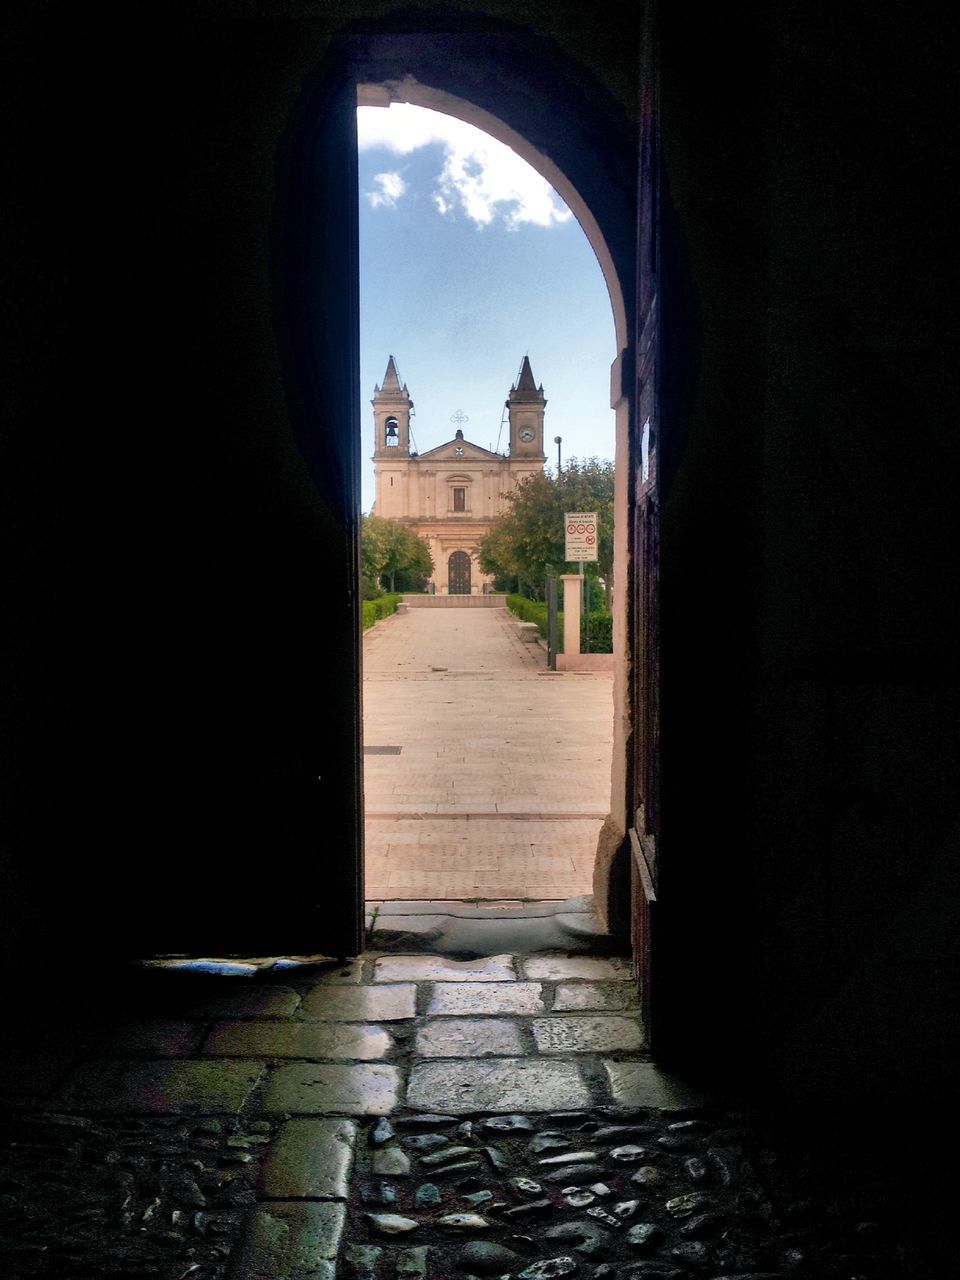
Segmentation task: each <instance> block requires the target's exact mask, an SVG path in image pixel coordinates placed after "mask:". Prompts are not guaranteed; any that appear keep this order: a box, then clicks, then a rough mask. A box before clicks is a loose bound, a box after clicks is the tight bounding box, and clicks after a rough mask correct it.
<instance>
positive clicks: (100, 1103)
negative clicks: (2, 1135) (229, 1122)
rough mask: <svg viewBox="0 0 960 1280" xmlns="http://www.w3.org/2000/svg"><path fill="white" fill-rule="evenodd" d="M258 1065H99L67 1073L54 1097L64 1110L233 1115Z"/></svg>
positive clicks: (88, 1064)
mask: <svg viewBox="0 0 960 1280" xmlns="http://www.w3.org/2000/svg"><path fill="white" fill-rule="evenodd" d="M264 1069H265V1064H264V1063H262V1062H231V1061H227V1060H223V1061H217V1062H214V1061H206V1062H197V1061H191V1060H187V1059H176V1058H173V1059H170V1058H167V1059H163V1060H162V1061H158V1062H146V1061H145V1062H136V1061H130V1060H128V1061H111V1060H109V1059H107V1060H99V1061H94V1062H86V1063H84V1064H83V1065H82V1066H80V1067H78V1068H77V1069H76V1070H75V1071H73V1072H72V1073H71V1075H70V1076H69V1078H68V1079H67V1081H66V1083H65V1084H64V1086H63V1088H62V1089H61V1090H60V1092H59V1093H58V1095H57V1099H56V1101H57V1105H58V1106H61V1107H64V1108H66V1109H68V1110H73V1109H77V1110H88V1111H107V1112H116V1113H120V1112H125V1111H128V1112H131V1113H133V1114H140V1113H150V1114H158V1115H169V1114H175V1115H176V1114H192V1115H196V1114H200V1115H216V1114H219V1113H224V1114H231V1115H236V1113H237V1112H238V1111H239V1110H240V1109H241V1107H243V1105H244V1103H245V1102H246V1101H247V1099H248V1098H249V1097H250V1095H251V1093H252V1092H253V1090H254V1089H255V1088H256V1086H257V1084H258V1083H259V1081H260V1078H261V1076H262V1075H263V1073H264Z"/></svg>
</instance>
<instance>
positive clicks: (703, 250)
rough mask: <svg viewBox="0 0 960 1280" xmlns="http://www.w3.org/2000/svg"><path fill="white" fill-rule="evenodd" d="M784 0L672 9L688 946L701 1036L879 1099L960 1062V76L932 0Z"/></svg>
mask: <svg viewBox="0 0 960 1280" xmlns="http://www.w3.org/2000/svg"><path fill="white" fill-rule="evenodd" d="M765 9H766V6H759V5H758V6H751V7H747V8H743V7H741V8H740V9H739V10H737V11H736V12H729V11H727V10H721V9H714V10H711V11H710V12H709V13H708V12H707V11H704V12H703V13H702V14H701V15H700V19H701V20H700V21H699V22H698V23H690V22H688V21H686V20H684V18H683V16H682V15H681V14H679V13H678V12H677V11H676V10H675V9H674V8H672V7H671V6H664V12H665V17H664V32H663V114H662V125H663V135H664V152H665V163H666V173H667V178H668V183H669V190H670V194H671V197H672V200H673V203H674V206H675V209H676V211H677V218H678V222H679V232H678V234H677V236H676V237H672V238H671V239H672V248H671V252H672V254H673V259H674V262H675V264H678V265H681V266H683V267H685V268H687V269H688V271H689V277H690V278H691V279H692V289H691V295H690V297H689V298H688V299H685V300H683V301H682V302H681V305H680V306H679V307H677V306H676V305H672V304H671V300H670V299H669V298H666V299H665V306H666V309H667V312H668V315H669V313H670V312H671V310H672V312H673V317H674V322H675V326H676V330H678V331H679V335H680V337H681V340H680V341H679V342H678V341H676V340H675V341H674V345H673V349H672V351H671V352H670V353H668V355H667V361H668V368H669V367H671V366H672V368H673V369H674V371H675V373H676V376H677V378H678V379H679V380H680V381H681V382H682V381H683V380H684V377H685V374H686V373H687V370H685V369H684V355H683V352H682V347H683V341H682V338H683V336H684V335H685V336H686V340H687V344H688V345H689V347H690V349H692V350H694V351H696V353H697V355H696V359H695V360H694V361H693V364H694V366H695V367H694V370H693V376H692V377H691V378H690V383H691V389H692V393H693V394H692V408H691V411H690V412H689V415H688V416H684V415H683V414H680V415H679V416H678V421H677V423H676V425H677V427H678V431H677V438H675V440H674V447H675V455H676V456H675V457H674V458H673V459H672V462H671V466H670V468H669V469H670V470H672V471H673V478H672V480H671V482H670V484H669V487H668V491H667V497H666V501H665V505H664V525H663V534H662V548H663V583H662V585H663V600H662V604H663V632H662V642H663V647H662V661H663V676H664V684H663V704H662V723H663V770H664V797H663V832H664V836H663V848H662V850H661V853H662V867H663V874H664V878H665V883H664V885H663V889H664V898H665V900H666V902H667V903H668V907H667V909H668V910H670V911H671V912H672V923H673V925H674V926H675V928H674V932H673V940H672V943H671V944H670V945H669V946H668V954H666V955H665V956H664V957H662V960H663V963H664V965H665V967H667V968H668V970H669V972H670V975H671V976H670V978H669V982H668V985H670V988H671V991H672V995H673V998H674V1001H675V1005H676V1007H677V1008H678V1009H684V1010H685V1014H686V1024H685V1026H684V1027H678V1028H677V1031H678V1033H679V1034H678V1039H679V1040H685V1041H686V1042H687V1044H688V1047H689V1049H690V1050H691V1051H692V1053H693V1054H694V1056H699V1057H700V1059H701V1060H704V1059H705V1060H707V1061H709V1060H713V1061H720V1060H722V1059H724V1058H727V1059H729V1058H730V1056H731V1049H732V1048H734V1047H735V1046H736V1045H737V1044H738V1043H752V1044H754V1045H758V1046H761V1047H766V1048H767V1049H768V1050H770V1051H771V1052H772V1053H773V1055H774V1057H775V1059H776V1060H777V1061H778V1062H779V1063H780V1068H781V1070H782V1072H783V1074H784V1076H785V1078H787V1079H788V1080H789V1082H790V1085H791V1087H792V1088H795V1089H797V1090H800V1091H804V1090H811V1091H812V1092H813V1093H814V1094H815V1095H816V1094H818V1093H821V1092H827V1093H829V1092H830V1091H831V1090H832V1091H835V1092H840V1093H846V1094H847V1095H850V1094H858V1095H859V1096H867V1097H868V1096H871V1095H872V1094H874V1093H876V1094H883V1093H884V1092H885V1091H888V1090H891V1089H894V1090H895V1089H896V1088H900V1087H903V1084H904V1081H906V1080H909V1079H912V1080H913V1081H914V1083H915V1084H917V1085H919V1084H920V1082H923V1084H924V1085H925V1086H926V1087H930V1088H935V1087H939V1086H941V1085H942V1084H943V1083H944V1079H945V1077H946V1075H947V1066H948V1056H949V1055H948V1053H947V1044H948V1043H949V1041H950V1039H951V1037H950V1036H949V1035H948V1034H947V1033H948V1030H949V1027H950V1023H951V1022H952V1014H951V1013H950V1009H951V1007H952V1006H953V1005H954V999H953V998H951V995H950V992H951V991H955V990H956V987H955V983H956V977H957V944H956V937H957V931H956V929H951V928H949V927H948V926H947V920H948V919H949V918H950V916H951V912H955V910H956V901H957V899H956V835H957V765H958V751H957V745H958V744H957V728H958V724H960V720H958V716H957V710H958V706H957V675H958V672H957V664H956V655H955V651H954V650H953V647H952V646H953V644H954V639H953V638H954V637H955V636H956V634H957V621H958V618H957V583H958V582H960V574H958V571H957V545H958V544H957V539H956V538H955V536H954V533H953V528H952V526H953V524H954V518H955V515H954V513H955V511H956V503H957V462H958V441H957V435H956V431H955V409H954V405H955V402H956V395H955V390H954V385H953V384H954V383H955V360H954V359H953V358H952V357H951V355H950V350H951V346H952V337H951V335H952V334H953V333H955V330H956V320H955V317H954V313H953V301H952V297H953V293H954V289H955V277H952V276H951V273H950V272H949V271H945V270H944V265H945V264H946V263H948V262H951V261H952V260H953V259H954V257H955V246H954V244H953V236H952V231H951V230H950V229H949V216H948V215H947V213H946V210H945V208H944V199H945V194H946V192H947V191H948V190H949V189H950V186H951V182H952V180H953V179H954V178H955V176H956V158H955V155H954V154H953V153H952V151H950V149H949V146H948V142H947V138H946V134H945V133H943V132H942V131H941V129H940V126H939V125H938V123H937V122H938V121H939V120H940V119H941V118H947V117H948V116H949V101H950V99H951V98H952V97H953V94H954V84H955V78H954V77H953V76H952V74H951V72H950V68H949V65H948V62H947V60H946V57H945V52H944V51H945V49H946V48H947V47H948V42H945V41H944V40H943V38H942V33H939V32H937V30H936V29H935V28H934V27H931V26H930V25H927V24H925V23H923V22H922V21H921V20H920V19H919V16H911V14H910V12H909V11H908V10H907V9H906V8H905V7H902V6H896V5H895V6H892V7H891V6H884V8H883V12H882V13H878V12H877V11H875V10H867V9H864V8H862V7H860V6H854V7H853V8H852V9H851V8H849V7H843V6H841V7H839V8H838V7H837V6H830V5H820V4H814V5H809V4H805V5H793V6H790V5H788V6H782V5H776V6H770V7H769V11H768V12H765ZM941 113H943V115H941ZM668 247H669V246H668ZM675 338H676V333H675ZM678 347H679V348H681V350H678ZM697 365H698V366H699V368H697V367H696V366H697ZM678 366H679V371H678V372H677V370H678ZM687 369H689V363H688V366H687ZM675 390H676V388H675ZM679 398H680V397H679V396H678V395H676V394H675V395H674V403H676V401H677V400H678V399H679ZM948 904H953V905H952V906H948ZM953 918H954V919H955V916H954V917H953ZM731 962H733V967H732V968H731V967H730V966H731ZM715 975H719V977H716V976H715ZM690 1015H693V1016H690Z"/></svg>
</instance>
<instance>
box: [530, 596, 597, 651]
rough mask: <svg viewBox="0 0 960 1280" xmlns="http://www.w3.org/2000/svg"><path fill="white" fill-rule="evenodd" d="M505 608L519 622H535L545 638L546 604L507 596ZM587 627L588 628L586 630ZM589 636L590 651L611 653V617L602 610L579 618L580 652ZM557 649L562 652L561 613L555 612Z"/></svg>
mask: <svg viewBox="0 0 960 1280" xmlns="http://www.w3.org/2000/svg"><path fill="white" fill-rule="evenodd" d="M507 608H508V609H509V610H510V612H511V613H513V614H516V616H517V617H518V618H519V619H520V620H521V622H535V623H536V624H537V630H538V631H539V632H540V634H541V635H542V636H543V638H544V640H546V638H547V606H546V604H545V603H544V602H543V601H541V600H528V599H527V597H526V596H507ZM588 629H589V630H588ZM588 634H589V637H590V648H589V652H590V653H613V618H612V617H611V615H610V614H609V613H606V612H605V611H604V610H602V609H601V610H597V612H596V613H587V614H584V615H583V617H581V619H580V652H581V653H587V652H588V650H587V635H588ZM557 641H558V645H557V650H558V652H559V653H563V613H562V612H560V613H558V614H557Z"/></svg>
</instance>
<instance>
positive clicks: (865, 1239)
mask: <svg viewBox="0 0 960 1280" xmlns="http://www.w3.org/2000/svg"><path fill="white" fill-rule="evenodd" d="M227 968H228V969H232V970H233V974H232V976H214V975H209V974H208V975H197V974H196V973H194V972H191V971H190V970H189V969H186V970H184V971H183V972H169V971H163V972H157V971H153V972H148V973H141V974H140V975H139V976H138V977H137V978H136V980H135V982H134V984H133V985H132V986H131V988H130V990H129V991H128V993H127V999H128V1001H133V1000H135V1001H136V1007H137V1008H138V1012H139V1016H138V1020H137V1021H136V1022H135V1023H129V1024H126V1025H122V1024H118V1023H116V1022H110V1021H104V1020H103V1015H102V1011H101V1013H100V1015H99V1020H98V1019H97V1017H96V1016H93V1017H92V1018H88V1019H84V1020H82V1022H81V1023H77V1024H75V1025H74V1026H73V1027H67V1026H63V1027H61V1030H60V1032H59V1035H58V1033H57V1032H56V1031H55V1030H54V1031H52V1032H51V1031H50V1027H51V1026H54V1027H55V1020H54V1023H51V1022H50V1020H49V1018H48V1019H47V1021H46V1024H45V1025H47V1027H48V1036H47V1040H46V1042H45V1043H43V1044H37V1043H36V1037H35V1034H34V1032H33V1031H32V1030H31V1026H30V1024H29V1020H27V1021H23V1022H22V1023H20V1024H19V1025H16V1026H13V1030H14V1031H18V1032H19V1033H20V1035H19V1037H18V1038H19V1039H20V1040H21V1041H22V1042H23V1043H24V1044H25V1045H26V1047H25V1048H22V1049H21V1052H20V1055H19V1057H17V1056H16V1055H14V1056H13V1057H12V1059H11V1061H12V1063H13V1065H12V1066H11V1067H10V1069H9V1070H8V1071H7V1073H6V1075H4V1077H3V1080H2V1090H0V1092H2V1095H3V1109H2V1112H0V1115H2V1119H3V1129H2V1142H0V1252H2V1254H3V1256H4V1263H3V1267H2V1269H0V1274H2V1275H3V1276H4V1277H10V1278H11V1280H20V1278H21V1277H22V1278H23V1280H28V1278H29V1280H36V1278H41V1277H42V1278H43V1280H51V1278H55V1280H72V1278H73V1277H76V1278H77V1280H80V1278H81V1277H83V1278H86V1277H95V1276H105V1277H106V1276H122V1277H135V1276H149V1277H158V1278H159V1280H227V1277H229V1278H230V1280H333V1278H334V1277H337V1276H341V1277H345V1278H347V1280H349V1278H351V1277H354V1278H355V1280H421V1278H422V1280H446V1278H447V1277H450V1278H451V1280H452V1278H453V1277H456V1278H457V1280H465V1278H466V1277H468V1276H471V1275H475V1276H490V1275H496V1276H501V1277H504V1276H509V1277H512V1278H513V1280H551V1277H559V1276H564V1275H571V1276H575V1277H577V1278H578V1280H620V1278H623V1280H628V1278H629V1277H636V1278H637V1280H657V1278H660V1280H662V1278H663V1277H670V1278H672V1280H685V1278H686V1277H693V1278H696V1277H703V1278H704V1280H717V1278H719V1277H724V1278H726V1277H732V1276H736V1277H741V1278H744V1280H745V1278H746V1277H750V1280H760V1278H761V1277H767V1278H771V1277H784V1278H789V1277H793V1278H794V1280H819V1277H824V1280H895V1278H896V1277H906V1278H909V1280H913V1278H914V1277H916V1278H917V1280H933V1278H934V1277H939V1276H941V1275H943V1276H946V1275H948V1274H952V1262H955V1256H956V1255H955V1253H954V1248H955V1241H953V1240H952V1239H951V1235H950V1226H951V1224H952V1222H953V1220H954V1218H955V1212H954V1209H953V1205H952V1202H951V1200H950V1195H949V1194H948V1191H947V1187H948V1183H947V1182H946V1181H944V1175H943V1174H941V1173H940V1172H938V1171H936V1170H934V1168H933V1166H932V1165H928V1163H927V1160H928V1158H929V1154H930V1150H931V1148H933V1147H936V1145H937V1143H938V1142H939V1141H941V1139H940V1134H941V1130H942V1129H943V1120H944V1118H943V1117H939V1116H936V1115H928V1114H925V1113H924V1110H923V1108H922V1106H919V1105H918V1106H917V1107H916V1108H914V1109H912V1110H911V1111H909V1112H907V1111H901V1112H899V1113H897V1114H896V1115H894V1116H889V1115H880V1114H879V1113H877V1114H874V1115H872V1116H868V1117H862V1116H856V1115H855V1114H853V1113H848V1114H845V1115H840V1116H838V1115H836V1114H835V1113H832V1114H827V1113H821V1114H816V1115H813V1116H810V1115H807V1116H804V1117H800V1118H796V1117H795V1118H790V1117H786V1116H784V1115H782V1114H781V1115H777V1114H774V1113H764V1112H762V1111H760V1110H756V1109H748V1108H747V1107H745V1106H744V1104H743V1103H742V1102H741V1103H737V1104H734V1103H730V1102H728V1103H727V1104H723V1103H722V1102H721V1101H719V1100H718V1099H716V1098H713V1099H711V1098H707V1097H704V1096H703V1095H700V1094H698V1093H697V1092H696V1091H695V1090H692V1089H691V1088H690V1087H689V1086H688V1085H687V1084H685V1083H683V1082H681V1081H678V1080H676V1079H675V1078H672V1077H669V1076H666V1075H664V1074H662V1073H661V1072H659V1071H657V1070H656V1069H655V1068H654V1067H653V1065H652V1064H651V1063H650V1062H649V1060H648V1059H647V1056H646V1054H645V1051H644V1046H643V1041H642V1036H641V1032H640V1024H639V1020H638V1016H637V1010H636V1006H635V1002H634V998H633V987H632V984H631V983H630V982H629V981H628V977H629V974H628V968H627V965H626V963H625V961H623V960H622V959H620V958H618V957H616V956H613V957H609V956H596V955H564V954H559V953H549V954H530V955H517V954H502V955H493V956H487V957H485V958H483V959H480V960H474V961H455V960H451V959H449V958H447V957H445V956H442V955H436V954H413V953H411V954H382V953H376V952H369V953H367V954H366V955H364V956H363V957H361V958H360V959H359V960H357V961H355V962H352V963H350V964H348V965H345V966H333V965H331V964H329V963H315V964H309V963H307V964H299V965H297V964H290V963H289V962H251V963H249V964H246V965H244V964H234V965H231V966H227ZM91 1008H92V1009H94V1010H95V1009H96V1008H97V1000H96V999H94V1000H93V1001H92V1004H91ZM33 1012H34V1014H35V1015H38V1013H39V1011H37V1010H34V1011H33ZM31 1044H32V1049H31ZM942 1145H943V1146H944V1149H945V1151H946V1152H947V1153H948V1154H949V1148H947V1147H946V1139H945V1138H944V1139H943V1140H942ZM950 1161H951V1167H952V1161H953V1157H952V1155H951V1156H950Z"/></svg>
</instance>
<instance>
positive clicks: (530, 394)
mask: <svg viewBox="0 0 960 1280" xmlns="http://www.w3.org/2000/svg"><path fill="white" fill-rule="evenodd" d="M372 403H373V416H374V423H375V436H374V440H375V445H374V454H373V465H374V471H375V473H376V482H377V488H376V502H375V505H374V508H373V509H374V512H375V513H376V515H378V516H382V517H384V518H386V519H388V520H401V521H403V522H404V524H408V525H409V526H410V528H411V529H412V530H413V531H414V533H416V534H417V535H418V536H419V537H421V538H424V539H425V540H426V542H427V543H428V545H429V547H430V553H431V555H432V556H433V564H434V571H433V578H432V580H431V585H430V589H431V590H434V591H436V592H437V593H438V594H441V595H479V594H481V593H482V592H483V591H485V590H489V587H490V584H491V583H492V579H491V578H490V576H489V575H488V574H484V573H482V572H481V570H480V566H479V564H478V563H477V552H478V549H479V546H480V541H481V539H482V538H483V537H484V536H485V535H486V534H488V533H489V532H490V530H491V529H492V528H493V526H494V525H495V524H496V522H497V519H498V518H499V517H500V515H501V514H502V512H503V510H504V498H503V494H504V493H508V492H510V490H512V489H513V488H514V486H515V485H516V484H518V483H519V482H520V481H521V480H525V479H526V478H527V477H528V476H533V475H536V474H537V473H538V472H539V471H542V469H543V464H544V463H545V462H546V454H545V453H544V451H543V414H544V408H545V406H546V403H547V402H546V400H545V398H544V395H543V387H542V386H541V387H538V386H537V385H536V383H535V382H534V379H533V371H532V370H531V368H530V361H529V359H528V357H527V356H524V357H523V364H522V365H521V367H520V374H519V377H518V378H517V382H516V385H515V386H513V387H511V389H510V394H509V396H508V397H507V414H508V418H509V424H510V447H509V452H508V453H507V454H501V453H492V452H491V451H490V450H489V449H483V448H481V447H480V445H478V444H473V443H472V442H471V441H469V440H467V439H465V438H464V434H463V431H462V430H460V429H459V428H458V430H457V433H456V435H455V436H454V437H453V439H452V440H448V441H447V442H446V443H445V444H441V445H437V447H436V448H434V449H428V450H427V452H426V453H421V454H418V453H416V452H411V450H410V412H411V410H412V409H413V401H412V400H411V399H410V395H409V392H408V391H407V388H406V386H401V384H400V378H399V376H398V374H397V366H396V364H395V362H394V359H393V356H391V357H390V359H389V360H388V361H387V371H386V373H385V374H384V377H383V386H382V387H377V388H376V389H375V391H374V396H373V401H372Z"/></svg>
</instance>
